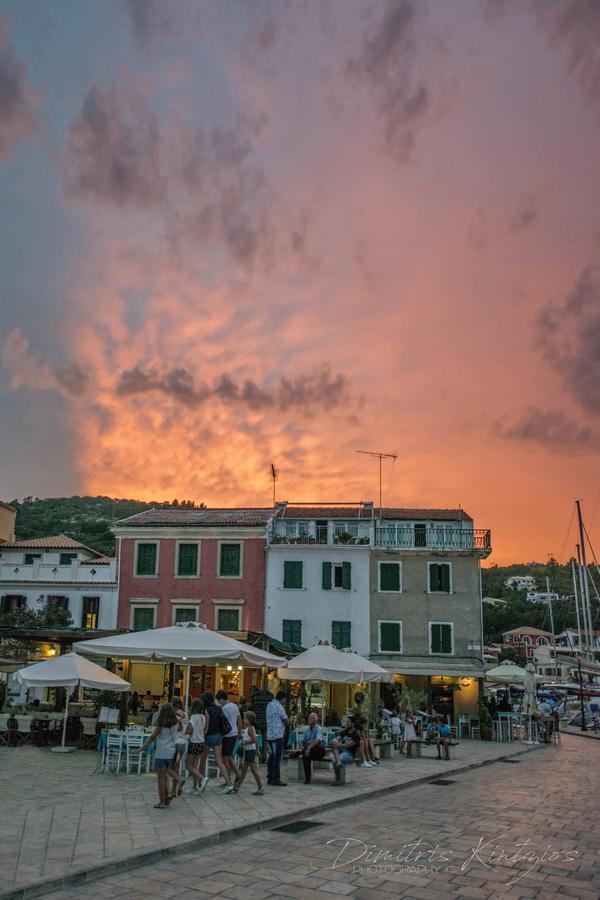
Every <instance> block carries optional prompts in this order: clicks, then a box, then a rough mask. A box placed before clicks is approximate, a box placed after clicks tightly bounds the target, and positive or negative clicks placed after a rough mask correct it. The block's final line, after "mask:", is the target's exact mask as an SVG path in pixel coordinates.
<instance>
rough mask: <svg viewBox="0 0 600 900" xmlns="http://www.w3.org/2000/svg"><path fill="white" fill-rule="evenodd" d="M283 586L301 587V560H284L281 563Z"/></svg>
mask: <svg viewBox="0 0 600 900" xmlns="http://www.w3.org/2000/svg"><path fill="white" fill-rule="evenodd" d="M283 586H284V588H301V587H302V563H301V562H298V561H289V560H286V561H285V562H284V563H283Z"/></svg>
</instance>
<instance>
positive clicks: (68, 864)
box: [0, 738, 595, 897]
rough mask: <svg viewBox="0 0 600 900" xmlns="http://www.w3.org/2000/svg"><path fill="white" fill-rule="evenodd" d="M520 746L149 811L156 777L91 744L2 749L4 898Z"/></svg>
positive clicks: (466, 746) (0, 873)
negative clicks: (69, 749)
mask: <svg viewBox="0 0 600 900" xmlns="http://www.w3.org/2000/svg"><path fill="white" fill-rule="evenodd" d="M570 740H577V739H576V738H572V739H570ZM590 743H591V742H590ZM586 746H588V742H586ZM593 746H595V744H594V745H593ZM526 751H527V748H526V747H524V746H523V745H519V744H512V745H507V744H494V743H486V742H481V741H473V742H469V741H464V742H463V743H462V744H461V745H460V746H459V747H458V753H457V759H456V760H451V761H450V762H444V761H438V760H435V759H430V758H428V759H425V758H423V759H413V760H406V759H404V758H400V759H395V760H392V761H384V762H383V763H382V764H381V765H380V766H379V767H378V768H376V769H370V770H363V769H357V771H356V781H355V782H354V783H352V784H348V785H345V786H342V787H339V788H334V787H333V785H332V776H331V775H330V774H329V773H328V772H323V773H319V775H318V776H315V779H314V781H313V783H312V784H311V785H308V786H305V785H304V784H301V783H298V782H291V781H290V783H289V785H288V787H286V788H270V789H266V792H265V795H264V797H254V796H252V791H253V790H254V787H253V784H252V782H251V781H250V780H248V781H247V782H246V783H245V785H244V787H243V788H242V790H241V792H240V793H239V794H238V795H235V794H234V795H228V796H222V795H221V792H220V790H219V789H218V788H217V787H216V785H211V786H209V788H208V789H207V791H206V792H205V794H204V795H203V796H202V797H189V796H183V797H181V798H180V799H178V800H177V801H175V802H174V803H173V804H172V805H171V807H170V808H169V809H168V810H155V809H153V804H154V803H155V802H156V799H157V795H156V777H155V776H154V775H153V774H150V775H142V776H135V775H131V776H127V775H119V776H117V777H115V776H110V775H100V774H93V772H94V769H95V766H96V762H97V755H96V754H95V753H94V752H89V751H88V752H86V751H81V752H79V753H73V754H65V755H62V754H55V753H51V752H50V751H49V750H47V749H38V748H34V747H19V748H0V790H1V796H2V813H3V814H2V820H1V822H0V879H1V880H0V885H1V888H0V897H3V896H5V895H6V894H8V895H10V893H11V892H13V891H14V890H15V889H16V888H20V887H23V886H25V885H31V884H33V883H35V882H39V880H40V879H50V878H57V877H60V876H63V875H65V874H71V873H73V872H75V871H78V870H85V869H90V868H94V867H97V866H99V865H106V864H107V863H111V862H122V863H123V864H127V863H128V862H129V861H130V860H131V858H132V857H137V856H139V854H142V853H148V854H152V856H150V859H153V854H154V851H157V850H159V849H165V848H180V847H181V846H182V845H184V844H185V843H186V842H188V841H192V840H199V839H206V838H209V837H211V836H212V837H215V836H218V835H225V834H227V833H230V832H231V829H234V828H239V827H240V826H248V825H250V826H253V825H256V826H257V827H261V826H264V824H265V822H268V821H269V820H271V819H274V818H276V817H282V816H286V815H298V814H302V813H303V812H307V813H308V814H310V815H311V816H312V814H313V811H314V810H315V809H316V810H317V811H319V808H320V807H321V806H323V805H327V804H330V803H335V804H337V803H339V802H340V801H342V800H345V799H352V798H362V797H368V796H369V794H372V793H373V792H381V791H383V792H387V791H388V790H390V789H391V788H392V787H395V786H397V785H403V784H409V783H411V782H413V781H414V780H418V779H420V778H428V777H431V776H436V775H442V774H447V773H449V772H452V773H455V772H456V771H461V770H465V769H467V768H469V767H470V766H472V765H477V764H481V763H482V762H486V761H491V760H494V759H496V758H498V757H499V756H503V755H506V754H511V753H518V754H523V753H525V752H526ZM557 752H558V751H556V750H554V749H553V748H543V749H541V750H536V751H534V753H533V755H535V756H536V757H538V756H541V755H549V756H551V757H553V756H554V755H556V753H557ZM497 768H498V767H495V769H497ZM511 768H516V766H515V767H509V766H502V769H503V777H504V779H505V780H506V781H509V780H510V778H511V774H510V770H511ZM504 770H508V771H507V772H504ZM436 790H439V791H448V790H450V788H437V789H436ZM397 796H398V798H400V795H399V794H398V795H397ZM398 802H399V803H401V802H402V801H401V800H400V799H398ZM342 808H343V809H344V810H345V809H346V807H345V806H344V807H342ZM347 809H348V812H347V813H346V812H344V813H339V814H340V815H344V816H345V815H348V816H349V817H350V818H353V817H354V816H355V815H356V809H357V807H356V806H354V805H350V806H349V807H347ZM273 824H279V823H277V822H275V821H273ZM263 834H264V832H263ZM263 839H264V838H263ZM240 877H241V876H240Z"/></svg>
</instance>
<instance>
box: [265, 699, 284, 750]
mask: <svg viewBox="0 0 600 900" xmlns="http://www.w3.org/2000/svg"><path fill="white" fill-rule="evenodd" d="M284 719H287V713H286V711H285V709H284V708H283V706H282V705H281V703H280V702H279V700H271V702H270V703H267V740H268V741H277V740H279V739H280V738H282V737H283V736H284V734H285V725H284Z"/></svg>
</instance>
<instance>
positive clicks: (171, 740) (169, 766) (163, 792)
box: [138, 703, 181, 809]
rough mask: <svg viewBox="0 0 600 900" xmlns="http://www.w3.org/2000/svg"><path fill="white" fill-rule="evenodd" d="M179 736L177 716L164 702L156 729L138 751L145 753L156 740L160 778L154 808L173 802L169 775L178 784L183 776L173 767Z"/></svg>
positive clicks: (156, 764) (169, 705)
mask: <svg viewBox="0 0 600 900" xmlns="http://www.w3.org/2000/svg"><path fill="white" fill-rule="evenodd" d="M176 736H177V716H176V715H175V710H174V709H173V707H172V706H171V704H170V703H164V704H163V705H162V706H161V708H160V709H159V711H158V716H157V718H156V726H155V728H154V731H153V732H152V734H151V735H150V737H149V738H148V740H147V741H146V742H145V744H144V745H143V746H142V747H141V749H140V750H139V751H138V752H139V753H145V752H146V751H147V750H148V748H149V746H150V744H152V742H153V741H156V753H155V756H154V770H155V772H156V776H157V779H158V803H155V804H154V809H166V808H167V806H168V805H169V803H170V802H171V795H170V793H169V777H170V778H172V779H173V781H174V782H175V783H176V784H178V785H179V784H180V782H181V778H180V777H179V775H178V773H177V772H176V771H175V769H174V768H173V764H174V762H175V755H176V753H177V750H176V745H175V741H176Z"/></svg>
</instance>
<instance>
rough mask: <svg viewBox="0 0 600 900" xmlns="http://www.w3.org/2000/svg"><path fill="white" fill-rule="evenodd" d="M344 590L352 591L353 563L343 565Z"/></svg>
mask: <svg viewBox="0 0 600 900" xmlns="http://www.w3.org/2000/svg"><path fill="white" fill-rule="evenodd" d="M342 588H343V589H344V590H345V591H350V590H352V563H349V562H343V563H342Z"/></svg>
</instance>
